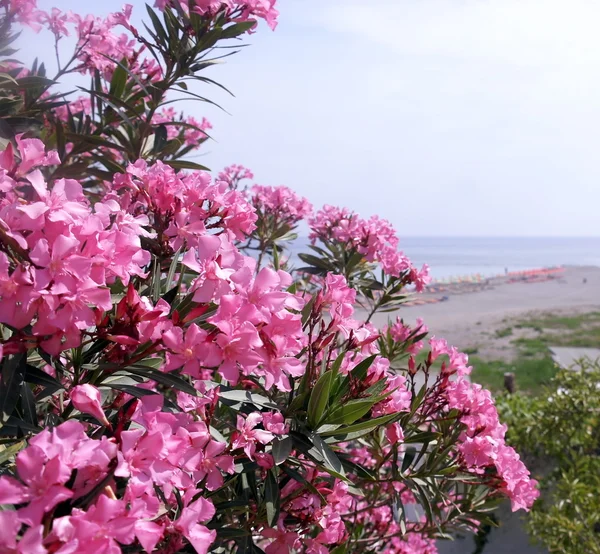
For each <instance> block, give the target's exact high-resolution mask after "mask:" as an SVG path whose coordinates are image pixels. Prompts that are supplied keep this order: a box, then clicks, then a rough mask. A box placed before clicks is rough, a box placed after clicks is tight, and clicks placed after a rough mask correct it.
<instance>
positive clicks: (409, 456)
mask: <svg viewBox="0 0 600 554" xmlns="http://www.w3.org/2000/svg"><path fill="white" fill-rule="evenodd" d="M416 455H417V449H416V448H414V447H412V446H410V447H408V448H407V449H406V451H405V452H404V457H403V458H402V467H401V469H400V472H401V473H404V472H405V471H406V470H407V469H408V468H409V467H410V465H411V464H412V463H413V460H414V459H415V457H416Z"/></svg>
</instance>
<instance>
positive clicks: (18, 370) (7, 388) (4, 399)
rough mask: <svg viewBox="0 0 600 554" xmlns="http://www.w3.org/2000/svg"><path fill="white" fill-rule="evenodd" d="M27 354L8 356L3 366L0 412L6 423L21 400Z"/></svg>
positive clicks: (0, 382)
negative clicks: (20, 392) (20, 390)
mask: <svg viewBox="0 0 600 554" xmlns="http://www.w3.org/2000/svg"><path fill="white" fill-rule="evenodd" d="M26 366H27V354H13V355H12V356H7V357H6V358H5V360H4V363H3V365H2V374H1V381H0V410H1V411H2V421H3V422H6V421H7V420H8V418H9V416H10V415H11V414H12V413H13V410H14V409H15V406H16V405H17V402H18V400H19V396H20V394H19V389H20V387H21V384H22V383H23V381H24V379H25V371H26Z"/></svg>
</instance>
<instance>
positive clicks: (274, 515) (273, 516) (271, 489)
mask: <svg viewBox="0 0 600 554" xmlns="http://www.w3.org/2000/svg"><path fill="white" fill-rule="evenodd" d="M274 471H276V470H275V469H273V470H271V471H269V472H268V473H267V479H266V482H265V505H266V508H267V523H268V524H269V525H270V526H271V527H275V526H276V525H277V519H278V518H279V509H280V504H281V500H280V498H279V485H278V483H277V478H276V477H275V475H274V473H273V472H274Z"/></svg>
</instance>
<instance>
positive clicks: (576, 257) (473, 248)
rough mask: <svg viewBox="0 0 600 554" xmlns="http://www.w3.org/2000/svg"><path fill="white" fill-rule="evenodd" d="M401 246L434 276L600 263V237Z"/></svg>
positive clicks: (298, 246)
mask: <svg viewBox="0 0 600 554" xmlns="http://www.w3.org/2000/svg"><path fill="white" fill-rule="evenodd" d="M307 245H308V239H306V238H299V239H298V240H297V241H296V243H295V244H294V246H293V249H292V251H291V252H290V253H291V261H292V262H293V265H294V266H295V267H299V266H300V265H301V264H302V262H300V261H299V260H298V259H297V258H296V255H297V253H298V252H307V251H309V249H308V246H307ZM400 248H401V250H403V251H404V253H405V254H406V255H407V256H408V257H409V258H410V259H411V260H412V261H413V263H415V265H418V266H420V265H422V264H424V263H427V264H429V267H430V269H431V275H432V276H433V277H434V278H437V279H448V278H452V277H465V276H468V275H475V274H481V275H482V276H485V277H492V276H494V275H500V274H504V272H505V269H508V271H523V270H527V269H538V268H543V267H555V266H560V265H567V266H577V265H586V266H590V265H591V266H600V237H564V238H561V237H558V238H557V237H403V238H402V239H401V241H400Z"/></svg>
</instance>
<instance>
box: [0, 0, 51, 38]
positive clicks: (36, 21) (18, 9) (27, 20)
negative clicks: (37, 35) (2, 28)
mask: <svg viewBox="0 0 600 554" xmlns="http://www.w3.org/2000/svg"><path fill="white" fill-rule="evenodd" d="M0 8H4V10H5V12H6V13H7V15H8V17H11V18H13V17H14V18H15V20H16V21H18V22H19V23H22V24H24V25H29V26H30V27H31V28H32V29H34V30H36V31H38V30H39V29H40V28H41V26H40V23H41V22H42V20H43V18H44V12H42V11H41V10H38V9H37V0H0Z"/></svg>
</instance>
